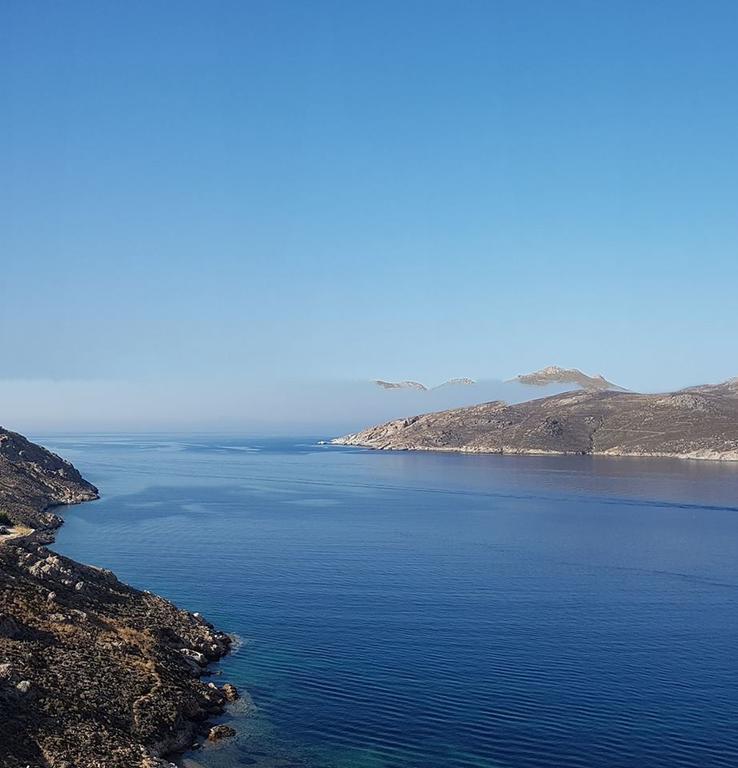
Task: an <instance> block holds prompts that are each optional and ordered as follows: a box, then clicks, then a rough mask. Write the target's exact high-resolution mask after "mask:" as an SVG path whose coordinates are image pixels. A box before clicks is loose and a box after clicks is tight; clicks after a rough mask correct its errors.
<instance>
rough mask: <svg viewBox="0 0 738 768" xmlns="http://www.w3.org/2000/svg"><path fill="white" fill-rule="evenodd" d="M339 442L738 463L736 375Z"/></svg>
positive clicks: (419, 424) (593, 395) (506, 408)
mask: <svg viewBox="0 0 738 768" xmlns="http://www.w3.org/2000/svg"><path fill="white" fill-rule="evenodd" d="M333 442H334V443H335V444H337V445H358V446H367V447H370V448H378V449H383V450H433V451H463V452H471V453H504V454H508V453H510V454H521V453H539V454H545V453H557V454H562V453H564V454H565V453H573V454H598V455H599V454H601V455H617V456H673V457H679V458H695V459H722V460H736V461H738V379H734V380H731V381H729V382H725V383H724V384H719V385H714V386H703V387H694V388H691V389H685V390H681V391H679V392H673V393H667V394H657V395H643V394H635V393H630V392H615V391H607V390H605V391H594V392H588V391H576V392H567V393H564V394H561V395H555V396H553V397H547V398H542V399H540V400H531V401H529V402H526V403H520V404H517V405H507V404H506V403H504V402H499V401H498V402H491V403H484V404H482V405H475V406H471V407H468V408H457V409H454V410H451V411H442V412H439V413H429V414H425V415H422V416H413V417H412V418H406V419H397V420H395V421H390V422H387V423H386V424H382V425H380V426H377V427H371V428H369V429H366V430H364V431H362V432H358V433H356V434H352V435H347V436H345V437H341V438H337V439H336V440H334V441H333Z"/></svg>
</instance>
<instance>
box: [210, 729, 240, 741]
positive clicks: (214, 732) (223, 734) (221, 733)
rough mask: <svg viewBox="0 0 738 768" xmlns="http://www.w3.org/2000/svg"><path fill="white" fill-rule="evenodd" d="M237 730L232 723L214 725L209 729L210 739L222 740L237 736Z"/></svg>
mask: <svg viewBox="0 0 738 768" xmlns="http://www.w3.org/2000/svg"><path fill="white" fill-rule="evenodd" d="M235 735H236V732H235V731H234V730H233V728H231V726H230V725H214V726H213V727H212V728H211V729H210V730H209V731H208V741H220V740H221V739H228V738H230V737H232V736H235Z"/></svg>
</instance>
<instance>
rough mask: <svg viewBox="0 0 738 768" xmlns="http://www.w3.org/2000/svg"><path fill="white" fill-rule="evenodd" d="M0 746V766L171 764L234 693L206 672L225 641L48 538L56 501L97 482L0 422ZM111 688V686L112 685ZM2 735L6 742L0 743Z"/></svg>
mask: <svg viewBox="0 0 738 768" xmlns="http://www.w3.org/2000/svg"><path fill="white" fill-rule="evenodd" d="M0 481H2V482H0V509H1V510H2V511H3V517H4V518H6V519H9V520H10V521H11V524H10V525H9V526H6V527H9V528H10V529H11V530H18V529H25V530H23V532H22V533H21V534H20V535H13V534H11V535H10V538H5V537H3V536H0V743H1V744H2V745H3V760H4V762H3V768H26V766H28V765H31V766H43V767H44V768H69V767H70V766H74V768H99V767H100V766H102V765H104V766H105V768H139V767H140V768H174V763H172V762H171V759H176V758H177V757H178V756H180V755H181V754H182V753H183V752H186V751H189V750H190V749H192V748H195V747H196V746H197V745H198V743H199V742H202V741H204V740H205V739H210V740H211V741H216V740H219V739H221V738H227V737H231V736H234V735H235V731H233V729H232V728H230V727H229V726H225V725H217V724H213V718H215V717H218V716H219V715H221V714H223V712H224V711H225V707H226V705H227V704H228V703H230V702H232V701H235V700H236V699H237V698H239V695H238V691H237V689H236V688H235V686H233V685H232V684H230V683H225V684H223V683H221V685H220V687H218V686H217V685H216V684H215V683H213V682H212V681H210V682H206V681H204V680H203V678H206V677H208V676H210V675H212V673H213V670H212V665H213V664H214V663H216V662H218V661H220V660H221V659H222V658H223V657H225V656H226V655H227V654H228V653H229V652H230V651H231V647H232V643H233V640H232V638H231V637H230V636H229V635H227V634H226V633H224V632H221V631H219V630H217V629H216V628H215V627H214V626H213V625H212V624H210V623H209V622H207V621H206V620H205V619H204V618H203V617H202V616H200V615H199V614H198V613H191V612H189V611H186V610H183V609H180V608H178V607H177V606H175V605H174V604H173V603H171V602H170V601H168V600H166V599H165V598H163V597H161V596H159V595H156V594H153V593H151V592H148V591H145V590H144V591H142V590H139V589H135V588H133V587H131V586H129V585H127V584H125V583H123V582H121V581H119V580H118V578H117V577H116V576H115V574H113V573H112V571H110V570H108V569H105V568H99V567H96V566H92V565H86V564H83V563H79V562H77V561H75V560H72V559H71V558H68V557H65V556H64V555H60V554H58V553H56V552H54V551H53V550H50V549H48V548H47V547H48V545H51V544H53V543H54V541H55V540H56V533H57V531H58V530H59V528H60V527H61V526H62V525H63V523H64V520H63V518H62V517H61V516H60V515H59V514H57V513H58V512H59V511H60V509H61V507H66V506H70V505H74V504H81V503H85V502H89V501H94V500H96V499H98V498H99V497H100V494H99V492H98V489H97V488H96V487H95V486H93V485H92V484H91V483H89V482H88V481H86V480H84V478H82V476H81V475H80V474H79V472H78V471H77V470H76V469H75V468H74V467H73V466H72V465H71V464H70V463H69V462H67V461H65V460H64V459H61V458H60V457H58V456H56V455H55V454H53V453H51V452H50V451H47V450H46V449H45V448H42V447H40V446H38V445H36V444H34V443H31V442H30V441H28V440H26V439H25V438H24V437H22V436H21V435H18V434H17V433H14V432H9V431H7V430H4V429H2V428H0ZM111 693H114V695H113V696H111V695H110V694H111ZM6 745H7V746H6Z"/></svg>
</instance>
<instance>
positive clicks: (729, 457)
mask: <svg viewBox="0 0 738 768" xmlns="http://www.w3.org/2000/svg"><path fill="white" fill-rule="evenodd" d="M350 437H351V436H350V435H349V436H348V437H346V438H343V437H337V438H334V439H332V440H330V441H329V445H335V446H338V447H340V448H368V449H369V450H372V451H395V452H397V453H400V452H402V451H407V452H411V451H412V452H414V451H418V452H419V451H423V452H424V453H466V454H472V455H479V456H593V457H595V458H606V459H607V458H610V459H619V458H620V459H677V460H679V461H709V462H714V463H718V464H719V463H734V462H738V451H729V452H725V453H720V452H716V451H706V452H699V451H695V452H691V453H668V452H665V451H662V452H653V453H635V452H627V451H553V450H534V449H530V450H527V449H507V450H506V449H499V448H476V447H468V446H458V447H451V446H425V445H407V446H404V445H403V446H391V445H372V444H371V443H362V442H349V441H348V440H349V439H350ZM708 453H709V454H717V455H707V454H708Z"/></svg>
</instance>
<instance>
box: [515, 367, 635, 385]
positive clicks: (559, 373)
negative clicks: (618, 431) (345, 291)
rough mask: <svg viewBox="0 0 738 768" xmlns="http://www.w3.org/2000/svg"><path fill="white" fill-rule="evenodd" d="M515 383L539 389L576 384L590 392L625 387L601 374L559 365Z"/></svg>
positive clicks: (530, 374)
mask: <svg viewBox="0 0 738 768" xmlns="http://www.w3.org/2000/svg"><path fill="white" fill-rule="evenodd" d="M513 381H519V382H520V383H521V384H532V385H533V386H537V387H545V386H546V385H547V384H576V385H577V386H578V387H581V388H582V389H588V390H601V389H614V390H620V391H622V390H623V387H619V386H618V385H617V384H613V383H612V382H611V381H608V380H607V379H606V378H605V377H604V376H602V375H600V374H597V375H595V376H590V375H588V374H586V373H582V371H580V370H579V369H578V368H562V367H561V366H558V365H549V366H547V367H546V368H541V370H540V371H534V372H533V373H524V374H521V375H520V376H516V377H515V378H514V379H513Z"/></svg>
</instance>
